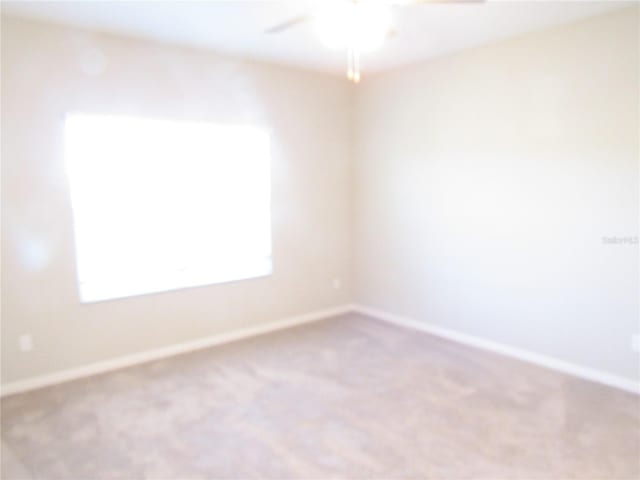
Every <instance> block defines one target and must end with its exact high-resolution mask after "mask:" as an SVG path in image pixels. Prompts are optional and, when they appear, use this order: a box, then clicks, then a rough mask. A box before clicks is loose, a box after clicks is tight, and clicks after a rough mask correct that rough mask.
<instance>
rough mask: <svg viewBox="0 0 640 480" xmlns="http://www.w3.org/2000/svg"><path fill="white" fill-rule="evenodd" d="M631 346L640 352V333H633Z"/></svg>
mask: <svg viewBox="0 0 640 480" xmlns="http://www.w3.org/2000/svg"><path fill="white" fill-rule="evenodd" d="M631 348H632V349H633V351H634V352H638V353H640V334H637V333H636V334H635V335H631Z"/></svg>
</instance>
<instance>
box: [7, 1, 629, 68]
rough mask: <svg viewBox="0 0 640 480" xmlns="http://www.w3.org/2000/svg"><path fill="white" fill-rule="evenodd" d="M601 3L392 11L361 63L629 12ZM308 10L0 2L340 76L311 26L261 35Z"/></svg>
mask: <svg viewBox="0 0 640 480" xmlns="http://www.w3.org/2000/svg"><path fill="white" fill-rule="evenodd" d="M633 3H634V2H616V1H611V0H606V1H567V0H564V1H529V2H519V1H487V2H484V3H467V4H442V3H440V4H439V3H434V4H421V5H412V6H395V7H394V8H393V16H394V22H393V23H394V28H395V30H396V31H397V35H396V36H395V37H394V38H392V39H389V40H387V41H386V42H385V45H384V46H383V47H382V48H381V49H380V50H377V51H375V52H373V53H370V54H367V55H366V56H364V58H363V69H364V71H365V72H366V71H382V70H387V69H391V68H394V67H398V66H401V65H406V64H410V63H414V62H418V61H421V60H424V59H428V58H430V57H434V56H438V55H442V54H445V53H448V52H453V51H457V50H461V49H464V48H469V47H474V46H478V45H483V44H487V43H491V42H494V41H496V40H500V39H503V38H507V37H510V36H514V35H518V34H521V33H524V32H527V31H532V30H537V29H541V28H545V27H549V26H552V25H558V24H562V23H568V22H572V21H575V20H578V19H581V18H585V17H589V16H593V15H598V14H600V13H603V12H606V11H609V10H613V9H616V8H622V7H625V6H629V5H631V4H633ZM312 10H313V2H312V1H308V0H296V1H291V0H289V1H241V0H236V1H113V0H112V1H58V2H56V1H51V2H23V1H2V14H3V15H10V16H19V17H26V18H33V19H39V20H45V21H50V22H55V23H61V24H68V25H73V26H78V27H82V28H88V29H95V30H99V31H104V32H111V33H116V34H125V35H132V36H137V37H143V38H149V39H154V40H160V41H164V42H171V43H176V44H181V45H189V46H197V47H204V48H209V49H212V50H215V51H218V52H227V53H234V54H240V55H243V56H248V57H251V58H256V59H260V60H266V61H273V62H278V63H283V64H289V65H295V66H299V67H303V68H309V69H314V70H321V71H325V72H331V73H336V74H340V75H343V74H344V69H345V54H344V53H343V52H339V51H332V50H328V49H327V48H326V47H324V45H323V44H322V43H321V42H320V41H319V40H318V39H317V37H316V35H315V32H314V30H313V26H312V25H310V24H305V25H300V26H297V27H294V28H292V29H290V30H288V31H286V32H284V33H280V34H276V35H267V34H265V33H263V32H264V30H265V29H266V28H268V27H270V26H273V25H275V24H277V23H280V22H282V21H284V20H286V19H288V18H290V17H293V16H296V15H300V14H304V13H308V12H310V11H312Z"/></svg>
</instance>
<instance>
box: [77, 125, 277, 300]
mask: <svg viewBox="0 0 640 480" xmlns="http://www.w3.org/2000/svg"><path fill="white" fill-rule="evenodd" d="M269 150H270V146H269V137H268V135H267V134H266V133H265V132H263V131H262V130H260V129H257V128H253V127H244V126H243V127H235V126H219V125H214V124H207V123H190V122H174V121H166V120H157V119H143V118H130V117H120V116H105V115H88V114H69V115H67V117H66V123H65V160H66V166H67V172H68V176H69V183H70V188H71V203H72V207H73V217H74V231H75V246H76V264H77V275H78V285H79V291H80V299H81V301H83V302H92V301H98V300H105V299H110V298H119V297H126V296H131V295H139V294H144V293H151V292H160V291H166V290H172V289H177V288H183V287H191V286H197V285H206V284H212V283H219V282H227V281H231V280H239V279H246V278H251V277H258V276H263V275H269V274H270V273H271V226H270V151H269Z"/></svg>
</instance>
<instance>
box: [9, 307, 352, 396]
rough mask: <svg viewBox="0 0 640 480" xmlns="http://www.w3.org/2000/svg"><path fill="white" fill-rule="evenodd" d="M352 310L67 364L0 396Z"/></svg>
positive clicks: (333, 310)
mask: <svg viewBox="0 0 640 480" xmlns="http://www.w3.org/2000/svg"><path fill="white" fill-rule="evenodd" d="M352 310H353V308H352V306H351V305H342V306H339V307H335V308H328V309H324V310H316V311H314V312H310V313H306V314H303V315H297V316H295V317H289V318H284V319H281V320H276V321H274V322H269V323H265V324H262V325H256V326H254V327H247V328H241V329H238V330H233V331H231V332H226V333H220V334H217V335H212V336H210V337H205V338H199V339H197V340H192V341H189V342H183V343H177V344H174V345H169V346H167V347H161V348H156V349H153V350H147V351H145V352H141V353H135V354H133V355H126V356H124V357H118V358H114V359H111V360H105V361H102V362H97V363H92V364H90V365H86V366H83V367H78V368H71V369H69V370H63V371H60V372H55V373H51V374H48V375H42V376H38V377H33V378H29V379H26V380H20V381H17V382H10V383H7V384H4V385H2V387H1V389H0V396H1V397H4V396H6V395H12V394H15V393H23V392H27V391H29V390H35V389H37V388H42V387H47V386H51V385H56V384H58V383H63V382H68V381H71V380H77V379H79V378H84V377H89V376H92V375H96V374H99V373H105V372H110V371H112V370H118V369H120V368H125V367H130V366H133V365H138V364H140V363H146V362H149V361H152V360H159V359H162V358H167V357H171V356H173V355H178V354H181V353H187V352H193V351H195V350H200V349H203V348H207V347H212V346H214V345H221V344H223V343H229V342H233V341H235V340H240V339H242V338H247V337H253V336H256V335H262V334H264V333H269V332H273V331H276V330H282V329H284V328H289V327H294V326H296V325H302V324H304V323H309V322H314V321H317V320H322V319H324V318H328V317H333V316H336V315H341V314H343V313H348V312H350V311H352Z"/></svg>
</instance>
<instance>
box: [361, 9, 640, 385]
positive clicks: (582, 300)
mask: <svg viewBox="0 0 640 480" xmlns="http://www.w3.org/2000/svg"><path fill="white" fill-rule="evenodd" d="M638 39H639V27H638V8H637V7H633V8H631V9H625V10H621V11H617V12H615V13H611V14H607V15H604V16H601V17H594V18H592V19H589V20H586V21H581V22H579V23H575V24H571V25H568V26H563V27H559V28H553V29H550V30H545V31H540V32H536V33H532V34H528V35H525V36H521V37H518V38H514V39H511V40H508V41H505V42H502V43H499V44H496V45H492V46H487V47H484V48H478V49H475V50H469V51H466V52H463V53H460V54H456V55H453V56H449V57H444V58H441V59H436V60H434V61H430V62H427V63H424V64H422V65H420V66H416V67H410V68H405V69H402V70H398V71H394V72H391V73H388V74H383V75H380V76H378V77H376V78H373V79H371V78H368V79H367V81H365V82H363V83H362V85H361V86H360V87H359V88H358V90H357V94H356V95H357V99H356V118H355V125H356V147H355V148H356V165H355V171H356V177H355V187H356V194H355V206H354V208H355V216H354V218H355V221H356V227H355V238H354V252H355V272H356V274H355V279H354V284H355V286H356V287H355V299H356V301H357V302H359V303H362V304H365V305H368V306H371V307H376V308H378V309H382V310H387V311H389V312H392V313H395V314H398V315H405V316H409V317H412V318H415V319H418V320H421V321H424V322H430V323H433V324H436V325H438V326H441V327H447V328H450V329H454V330H457V331H460V332H463V333H467V334H471V335H476V336H478V337H481V338H485V339H489V340H493V341H498V342H503V343H506V344H508V345H512V346H515V347H520V348H524V349H527V350H530V351H533V352H538V353H541V354H545V355H549V356H552V357H556V358H558V359H561V360H566V361H569V362H573V363H576V364H579V365H582V366H586V367H593V368H596V369H600V370H603V371H607V372H611V373H613V374H616V375H619V376H623V377H626V378H629V379H638V378H639V377H640V370H639V362H638V356H637V354H636V353H634V352H633V351H632V349H631V335H632V334H633V333H637V332H638V331H640V325H639V323H638V322H639V316H638V313H639V312H638V308H639V307H638V246H637V245H635V246H629V245H624V246H623V245H620V246H612V245H603V243H602V237H603V236H621V237H622V236H636V235H638V221H639V210H638V196H639V189H638V183H639V182H638V179H639V178H638V174H639V170H638V157H639V151H638V147H639V145H638V139H639V132H640V124H639V120H638V113H639V112H638V106H639V100H640V99H639V85H640V83H639V80H640V78H639V76H638V69H639V63H638V59H639V50H638V48H639V47H638Z"/></svg>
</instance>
